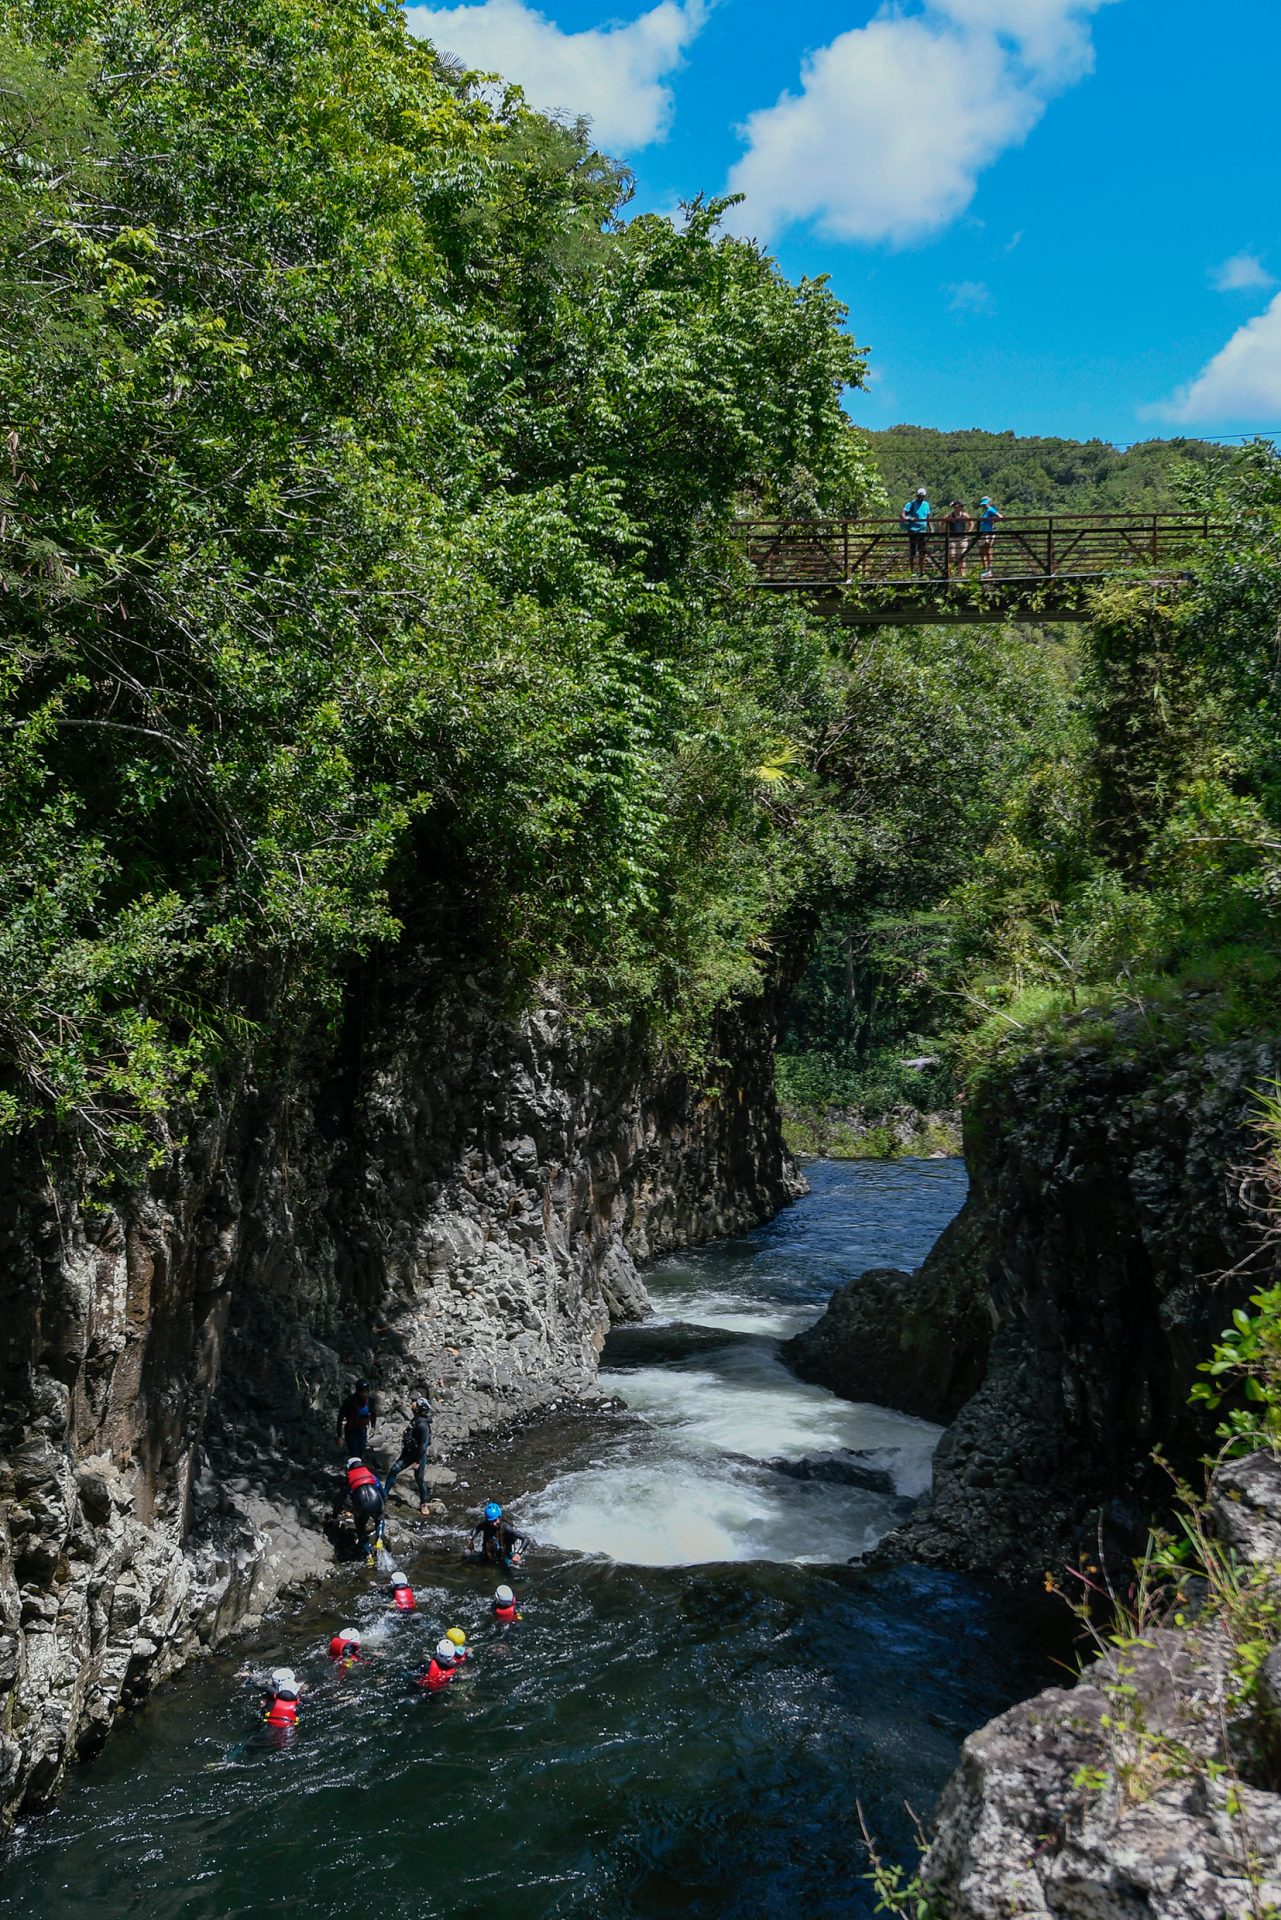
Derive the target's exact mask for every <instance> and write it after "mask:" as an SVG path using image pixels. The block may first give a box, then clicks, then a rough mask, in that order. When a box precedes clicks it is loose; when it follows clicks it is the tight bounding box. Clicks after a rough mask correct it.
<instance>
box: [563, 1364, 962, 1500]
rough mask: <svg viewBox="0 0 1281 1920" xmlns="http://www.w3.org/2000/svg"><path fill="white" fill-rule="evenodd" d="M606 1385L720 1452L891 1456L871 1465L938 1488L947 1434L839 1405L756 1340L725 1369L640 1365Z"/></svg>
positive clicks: (608, 1377) (880, 1411)
mask: <svg viewBox="0 0 1281 1920" xmlns="http://www.w3.org/2000/svg"><path fill="white" fill-rule="evenodd" d="M600 1383H601V1386H602V1388H603V1389H604V1391H605V1392H606V1393H615V1394H617V1395H618V1396H619V1398H620V1399H622V1400H625V1401H626V1402H627V1405H628V1406H629V1407H630V1408H631V1409H632V1411H633V1413H638V1414H640V1415H641V1416H642V1418H643V1419H645V1420H648V1421H649V1422H650V1423H651V1424H652V1425H654V1426H657V1427H662V1428H666V1429H668V1430H670V1431H672V1432H673V1433H674V1434H678V1435H679V1436H680V1438H681V1440H682V1441H684V1442H686V1443H687V1444H689V1443H692V1444H694V1445H695V1446H698V1447H700V1448H706V1449H708V1451H710V1452H720V1453H736V1454H745V1455H746V1456H747V1457H748V1458H749V1459H752V1460H803V1459H805V1458H807V1457H810V1456H813V1455H817V1454H825V1453H842V1452H846V1451H850V1452H860V1453H861V1452H866V1451H868V1450H871V1449H876V1450H878V1453H879V1451H880V1450H884V1458H883V1459H882V1458H880V1457H878V1458H877V1459H876V1460H874V1461H869V1462H868V1464H869V1465H874V1466H878V1467H882V1468H883V1470H884V1471H886V1472H888V1473H889V1474H890V1475H891V1477H892V1478H893V1480H894V1484H895V1486H896V1487H897V1488H898V1490H899V1492H901V1493H904V1494H915V1493H920V1492H923V1491H924V1489H925V1487H927V1486H928V1485H929V1475H930V1461H931V1459H932V1457H933V1453H934V1449H935V1447H936V1446H937V1444H938V1439H939V1435H940V1433H941V1431H942V1429H941V1428H939V1427H936V1426H933V1425H931V1423H930V1422H929V1421H927V1420H914V1419H912V1418H911V1417H910V1416H909V1415H907V1414H903V1413H894V1412H892V1411H891V1409H890V1408H888V1407H875V1406H871V1405H868V1404H866V1403H864V1402H861V1401H855V1400H838V1399H837V1398H836V1396H835V1394H832V1393H829V1392H828V1391H827V1389H826V1387H815V1386H810V1385H808V1384H807V1383H806V1382H805V1381H803V1380H798V1379H796V1377H795V1375H793V1374H791V1373H789V1372H788V1371H787V1369H786V1367H785V1366H784V1365H783V1363H782V1361H781V1360H780V1359H779V1358H778V1356H777V1354H776V1353H774V1352H773V1351H772V1350H771V1349H769V1348H768V1347H761V1346H757V1345H755V1344H750V1345H749V1344H747V1343H745V1344H744V1345H743V1346H742V1347H741V1348H740V1347H733V1346H731V1347H727V1348H726V1349H725V1352H724V1353H723V1354H718V1355H717V1356H716V1366H715V1367H711V1366H688V1365H681V1366H667V1367H637V1368H636V1369H635V1370H634V1371H632V1372H626V1373H624V1372H617V1373H614V1372H604V1373H602V1374H601V1376H600Z"/></svg>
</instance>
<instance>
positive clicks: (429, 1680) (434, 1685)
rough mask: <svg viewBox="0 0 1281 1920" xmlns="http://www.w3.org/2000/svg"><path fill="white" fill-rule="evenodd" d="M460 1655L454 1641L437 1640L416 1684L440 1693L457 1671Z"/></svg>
mask: <svg viewBox="0 0 1281 1920" xmlns="http://www.w3.org/2000/svg"><path fill="white" fill-rule="evenodd" d="M459 1661H460V1655H459V1652H458V1648H457V1647H456V1646H455V1645H454V1642H453V1641H452V1640H449V1639H445V1640H442V1641H440V1642H439V1644H438V1645H437V1648H436V1651H435V1653H433V1655H432V1657H431V1660H430V1663H429V1664H428V1665H427V1666H426V1667H425V1668H424V1669H423V1671H422V1672H421V1673H420V1674H419V1675H418V1680H417V1684H418V1685H419V1686H420V1687H423V1688H425V1689H426V1690H427V1691H429V1692H431V1693H442V1692H443V1691H444V1689H445V1688H446V1687H447V1686H449V1684H450V1682H451V1681H452V1680H453V1678H454V1675H455V1674H456V1673H457V1671H458V1667H459Z"/></svg>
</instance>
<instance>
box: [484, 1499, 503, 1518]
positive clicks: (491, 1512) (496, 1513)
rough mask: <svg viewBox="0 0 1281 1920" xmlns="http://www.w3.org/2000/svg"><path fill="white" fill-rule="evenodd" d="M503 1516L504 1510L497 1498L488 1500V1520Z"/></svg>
mask: <svg viewBox="0 0 1281 1920" xmlns="http://www.w3.org/2000/svg"><path fill="white" fill-rule="evenodd" d="M502 1517H503V1510H502V1508H501V1507H500V1506H499V1504H498V1502H497V1500H487V1501H486V1502H485V1518H486V1520H501V1519H502Z"/></svg>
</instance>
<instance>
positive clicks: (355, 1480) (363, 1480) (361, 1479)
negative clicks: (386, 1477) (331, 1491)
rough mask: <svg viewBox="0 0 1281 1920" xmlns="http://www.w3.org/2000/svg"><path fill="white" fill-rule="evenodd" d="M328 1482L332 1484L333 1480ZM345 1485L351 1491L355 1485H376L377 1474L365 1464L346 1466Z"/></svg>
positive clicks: (354, 1489) (354, 1488)
mask: <svg viewBox="0 0 1281 1920" xmlns="http://www.w3.org/2000/svg"><path fill="white" fill-rule="evenodd" d="M329 1484H330V1486H332V1485H333V1481H332V1480H331V1481H330V1483H329ZM347 1485H348V1486H349V1487H350V1488H351V1490H352V1492H353V1493H354V1492H355V1491H356V1488H357V1487H376V1486H377V1485H378V1475H377V1474H376V1473H374V1472H373V1471H372V1469H370V1468H369V1467H366V1466H359V1467H348V1469H347Z"/></svg>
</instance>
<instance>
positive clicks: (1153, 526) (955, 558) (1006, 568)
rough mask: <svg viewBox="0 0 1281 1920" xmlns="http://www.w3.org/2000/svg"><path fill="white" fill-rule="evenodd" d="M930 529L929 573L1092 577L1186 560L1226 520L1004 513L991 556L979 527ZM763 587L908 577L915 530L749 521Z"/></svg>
mask: <svg viewBox="0 0 1281 1920" xmlns="http://www.w3.org/2000/svg"><path fill="white" fill-rule="evenodd" d="M932 525H933V527H934V531H933V532H931V533H927V534H926V535H925V536H924V573H925V578H926V579H929V580H944V581H946V580H957V579H974V578H976V577H977V576H978V574H979V573H980V571H982V570H984V569H985V568H986V567H987V566H988V565H989V564H990V566H991V569H992V577H993V579H995V580H998V581H1000V580H1006V581H1010V582H1014V581H1024V582H1026V581H1033V580H1073V579H1076V580H1089V579H1096V578H1098V577H1099V576H1100V575H1102V574H1115V573H1128V572H1135V571H1140V570H1146V569H1148V568H1151V567H1163V566H1168V567H1175V566H1177V565H1179V564H1180V563H1186V561H1187V560H1188V558H1189V557H1190V556H1191V555H1192V554H1193V553H1194V552H1195V550H1196V549H1197V548H1198V547H1204V546H1205V544H1206V543H1207V542H1208V541H1210V540H1212V539H1213V538H1214V537H1215V535H1216V533H1217V531H1218V529H1217V528H1216V527H1215V526H1214V524H1213V523H1212V522H1211V520H1210V518H1209V516H1208V515H1206V514H1199V513H1150V514H1133V513H1055V514H1007V515H1005V516H1004V518H1002V519H1001V520H999V521H998V522H997V525H996V530H995V537H994V539H993V543H992V550H991V560H990V563H989V561H988V560H987V559H986V558H983V557H981V555H980V545H979V543H980V541H981V540H982V539H983V537H984V536H983V535H981V534H980V533H979V532H978V531H977V529H975V530H974V531H972V532H970V533H967V534H966V535H964V537H963V538H960V539H958V538H957V537H955V536H952V535H949V534H948V533H947V532H946V530H945V527H944V524H943V520H942V519H941V518H940V519H936V520H934V521H933V522H932ZM735 531H736V533H737V534H738V536H739V538H741V539H742V541H743V542H744V545H745V548H746V552H747V557H748V559H749V560H750V561H751V563H752V565H753V566H754V567H755V569H756V574H757V580H758V583H759V584H760V585H761V586H764V587H777V588H780V589H787V588H792V589H796V590H798V591H802V590H804V589H805V588H816V587H839V586H846V585H849V584H852V583H854V582H856V581H885V582H895V583H905V582H908V581H910V580H912V579H913V578H914V577H915V575H916V573H917V571H918V568H916V567H914V566H913V565H912V564H911V563H910V560H909V540H908V534H909V529H908V528H907V527H906V526H905V525H904V524H903V523H902V522H901V521H899V520H897V519H893V520H891V519H884V520H834V519H830V520H743V521H740V522H739V523H738V525H737V527H736V529H735Z"/></svg>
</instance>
